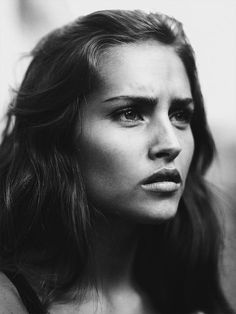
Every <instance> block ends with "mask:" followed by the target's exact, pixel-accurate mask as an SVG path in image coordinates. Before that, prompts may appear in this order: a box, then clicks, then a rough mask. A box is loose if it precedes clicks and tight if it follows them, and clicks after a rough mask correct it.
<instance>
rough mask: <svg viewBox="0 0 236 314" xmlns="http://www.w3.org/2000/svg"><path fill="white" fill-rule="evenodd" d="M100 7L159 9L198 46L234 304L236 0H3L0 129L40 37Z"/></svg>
mask: <svg viewBox="0 0 236 314" xmlns="http://www.w3.org/2000/svg"><path fill="white" fill-rule="evenodd" d="M102 9H143V10H146V11H160V12H162V13H166V14H168V15H172V16H174V17H175V18H177V19H178V20H180V21H181V22H182V23H183V25H184V29H185V31H186V33H187V35H188V37H189V39H190V42H191V44H192V45H193V47H194V50H195V53H196V59H197V65H198V70H199V76H200V82H201V86H202V92H203V95H204V99H205V104H206V109H207V115H208V120H209V124H210V127H211V130H212V132H213V136H214V139H215V141H216V146H217V150H218V156H217V159H216V161H215V163H214V165H213V167H212V168H211V169H210V171H209V174H208V179H209V180H210V181H211V182H212V183H213V184H214V185H215V186H216V187H217V188H219V191H221V192H218V194H219V196H220V199H221V200H222V204H223V209H224V218H223V219H224V220H225V234H226V247H225V251H224V260H223V261H224V264H225V271H224V273H223V275H222V280H223V284H224V289H225V291H226V294H227V296H228V299H229V300H230V302H231V303H232V305H233V306H234V308H235V309H236V194H235V193H236V135H235V134H236V123H235V122H236V1H235V0H198V1H195V0H145V1H143V0H135V1H134V0H119V1H116V0H99V1H97V2H95V1H93V0H86V1H82V0H47V1H42V0H3V1H1V2H0V30H1V31H0V36H1V37H0V133H1V130H2V128H3V126H4V113H5V111H6V108H7V105H8V102H9V100H10V99H11V96H12V88H17V87H18V86H19V83H20V81H21V79H22V76H23V74H24V72H25V70H26V67H27V65H28V63H29V61H30V60H29V58H28V57H27V55H28V53H29V51H30V50H31V49H32V47H33V46H34V45H35V44H36V43H37V41H38V40H39V39H40V37H41V36H43V35H45V34H46V33H47V32H49V31H50V30H52V29H54V28H56V27H58V26H61V25H63V24H66V23H67V22H69V21H71V20H73V19H74V18H76V17H77V16H80V15H84V14H87V13H90V12H92V11H96V10H102Z"/></svg>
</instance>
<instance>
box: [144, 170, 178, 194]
mask: <svg viewBox="0 0 236 314" xmlns="http://www.w3.org/2000/svg"><path fill="white" fill-rule="evenodd" d="M181 185H182V179H181V176H180V173H179V171H178V170H177V169H168V168H162V169H160V170H158V171H157V172H155V173H154V174H152V175H151V176H150V177H148V178H147V179H145V180H143V181H142V182H141V187H142V188H143V189H144V190H145V191H151V192H158V193H171V192H176V191H178V190H179V189H180V187H181Z"/></svg>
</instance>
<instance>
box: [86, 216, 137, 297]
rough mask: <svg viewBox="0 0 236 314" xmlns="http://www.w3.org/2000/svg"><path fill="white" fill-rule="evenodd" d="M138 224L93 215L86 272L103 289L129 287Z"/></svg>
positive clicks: (110, 289)
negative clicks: (92, 235)
mask: <svg viewBox="0 0 236 314" xmlns="http://www.w3.org/2000/svg"><path fill="white" fill-rule="evenodd" d="M137 238H138V230H137V226H136V225H134V224H131V223H129V222H128V221H124V220H121V219H119V218H118V217H114V218H107V217H104V216H102V215H100V216H99V217H97V218H96V221H95V232H94V239H93V256H92V260H91V263H90V267H89V272H88V273H90V272H91V273H93V274H94V275H95V278H96V281H97V286H98V288H100V289H101V290H102V291H103V292H106V291H113V290H117V289H120V288H122V289H124V288H129V287H131V286H132V265H133V261H134V256H135V251H136V247H137V240H138V239H137Z"/></svg>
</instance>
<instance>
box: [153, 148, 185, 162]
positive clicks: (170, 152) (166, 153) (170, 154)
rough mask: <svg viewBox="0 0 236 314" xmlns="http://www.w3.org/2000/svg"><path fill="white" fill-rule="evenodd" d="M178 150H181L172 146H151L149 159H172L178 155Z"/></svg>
mask: <svg viewBox="0 0 236 314" xmlns="http://www.w3.org/2000/svg"><path fill="white" fill-rule="evenodd" d="M180 152H181V148H180V147H172V148H160V147H156V148H155V147H153V148H152V149H150V151H149V158H150V159H156V158H160V159H161V158H162V159H167V160H173V159H175V158H176V157H177V156H178V155H179V153H180Z"/></svg>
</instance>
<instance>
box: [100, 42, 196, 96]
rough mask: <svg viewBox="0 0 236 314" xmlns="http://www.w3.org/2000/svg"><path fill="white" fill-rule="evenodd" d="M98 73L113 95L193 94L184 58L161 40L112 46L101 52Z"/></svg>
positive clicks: (104, 89) (102, 85)
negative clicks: (160, 41)
mask: <svg viewBox="0 0 236 314" xmlns="http://www.w3.org/2000/svg"><path fill="white" fill-rule="evenodd" d="M98 72H99V77H100V86H101V87H102V89H103V91H106V92H108V93H111V94H113V93H118V94H119V93H122V94H123V93H127V94H130V93H131V94H132V93H135V94H140V96H143V95H144V94H148V95H149V96H153V97H157V96H160V94H161V93H163V92H166V91H167V90H168V89H169V92H170V93H173V94H175V95H174V96H179V97H181V96H182V97H190V96H191V92H190V86H189V80H188V77H187V74H186V71H185V67H184V64H183V62H182V60H181V59H180V57H179V56H178V55H177V54H176V52H175V50H174V48H173V47H171V46H167V45H164V44H161V43H159V42H157V41H153V40H152V41H145V42H138V43H132V44H123V45H118V46H115V47H111V48H109V49H108V50H107V51H105V52H104V53H103V54H102V55H101V58H100V61H99V67H98ZM150 94H152V95H150ZM176 94H178V95H176Z"/></svg>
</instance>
